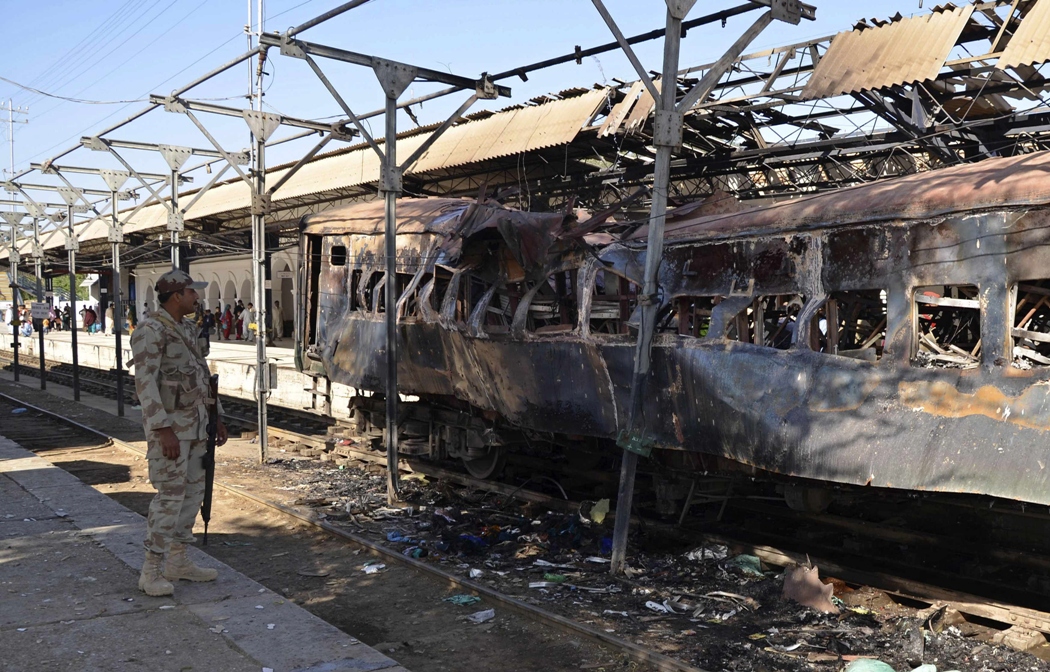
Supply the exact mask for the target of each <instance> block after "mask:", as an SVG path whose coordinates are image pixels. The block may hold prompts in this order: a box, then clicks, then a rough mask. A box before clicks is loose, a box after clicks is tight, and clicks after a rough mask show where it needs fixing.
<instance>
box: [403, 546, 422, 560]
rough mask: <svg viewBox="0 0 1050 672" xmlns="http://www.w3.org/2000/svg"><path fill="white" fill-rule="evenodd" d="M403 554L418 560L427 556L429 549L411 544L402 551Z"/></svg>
mask: <svg viewBox="0 0 1050 672" xmlns="http://www.w3.org/2000/svg"><path fill="white" fill-rule="evenodd" d="M401 555H407V556H408V557H410V558H415V559H417V560H418V559H419V558H422V557H426V555H427V549H425V548H423V547H422V546H410V547H409V548H406V549H405V550H403V551H401Z"/></svg>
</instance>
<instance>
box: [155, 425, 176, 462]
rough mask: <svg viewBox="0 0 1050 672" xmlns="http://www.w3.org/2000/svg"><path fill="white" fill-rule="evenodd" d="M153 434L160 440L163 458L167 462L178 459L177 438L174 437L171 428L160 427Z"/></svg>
mask: <svg viewBox="0 0 1050 672" xmlns="http://www.w3.org/2000/svg"><path fill="white" fill-rule="evenodd" d="M155 434H156V435H157V438H158V439H160V447H161V449H162V450H163V452H164V457H166V458H168V459H169V460H177V459H178V458H179V437H177V436H175V431H174V430H173V429H172V428H171V427H161V428H160V429H158V430H156V431H155Z"/></svg>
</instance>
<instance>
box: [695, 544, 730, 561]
mask: <svg viewBox="0 0 1050 672" xmlns="http://www.w3.org/2000/svg"><path fill="white" fill-rule="evenodd" d="M685 557H686V558H687V559H689V560H725V559H726V558H727V557H729V548H728V547H726V546H723V545H722V544H715V545H713V546H700V547H699V548H694V549H693V550H691V551H689V552H688V553H686V554H685Z"/></svg>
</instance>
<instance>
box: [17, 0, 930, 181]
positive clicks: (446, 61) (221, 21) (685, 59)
mask: <svg viewBox="0 0 1050 672" xmlns="http://www.w3.org/2000/svg"><path fill="white" fill-rule="evenodd" d="M257 1H258V0H254V2H257ZM0 2H2V3H3V4H5V5H7V6H6V7H4V10H5V11H4V17H5V27H6V28H7V30H5V39H4V41H3V42H2V43H0V78H4V79H7V80H11V81H13V82H18V83H20V84H22V85H25V86H30V87H33V88H35V89H38V90H40V91H42V92H45V93H48V94H52V95H58V96H65V97H67V98H75V99H79V100H83V101H92V102H72V101H67V100H59V99H56V98H53V97H49V96H45V95H41V94H38V93H33V92H30V91H27V90H25V89H22V88H19V87H17V86H15V85H12V84H10V83H8V82H5V81H0V104H6V103H7V101H8V100H9V99H10V100H11V101H12V102H13V105H14V106H16V107H27V108H28V114H27V115H15V119H16V121H24V120H28V123H27V124H16V125H15V129H14V137H15V146H14V162H15V166H14V168H15V170H16V171H20V170H22V169H24V168H28V165H29V163H30V162H40V161H42V160H44V159H47V158H50V157H52V156H54V155H56V154H57V153H59V152H60V151H62V150H65V149H67V148H69V147H71V146H73V145H75V144H76V143H77V142H78V141H79V138H80V137H81V136H85V135H93V134H95V133H97V132H99V131H100V130H103V129H105V128H107V127H108V126H110V125H112V124H114V123H117V122H118V121H120V120H122V119H124V118H126V117H128V116H129V115H131V114H132V113H134V112H136V111H138V110H140V109H142V108H143V107H145V105H146V102H145V98H146V97H147V95H148V94H149V93H158V94H166V93H168V92H170V91H171V90H173V89H175V88H178V87H179V86H182V85H184V84H187V83H189V82H190V81H192V80H193V79H194V78H196V77H198V76H200V75H202V74H204V73H206V72H208V71H210V70H212V69H214V68H216V67H218V66H219V65H221V64H223V63H225V62H227V61H229V60H231V59H233V58H235V57H236V56H238V55H239V54H241V53H243V52H244V51H246V49H247V44H248V42H247V40H248V38H247V36H246V35H245V34H244V26H245V24H246V23H247V22H248V2H249V0H37V1H36V2H17V3H16V2H14V0H0ZM254 2H253V4H254ZM340 4H342V3H341V0H305V1H304V0H266V2H265V6H264V15H265V17H266V18H265V22H264V26H265V29H266V30H267V31H268V32H272V31H275V30H279V31H284V30H286V29H287V28H288V27H290V26H293V25H297V24H299V23H301V22H303V21H306V20H308V19H310V18H312V17H314V16H316V15H318V14H321V13H323V12H325V11H327V10H329V9H332V8H334V7H336V6H338V5H340ZM605 4H606V7H607V8H608V9H609V11H610V13H611V14H612V16H613V17H614V18H615V19H616V21H617V23H618V25H619V26H620V28H621V30H622V32H623V33H624V34H626V35H634V34H637V33H641V32H646V31H649V30H652V29H654V28H662V27H663V25H664V3H663V2H662V1H661V0H606V1H605ZM737 4H739V3H736V2H728V1H724V0H707V1H706V2H698V3H697V5H696V6H695V7H694V9H693V11H692V12H691V13H690V15H689V17H688V18H694V17H696V16H700V15H702V14H704V13H707V12H712V11H716V10H719V9H724V8H728V7H732V6H735V5H737ZM811 4H815V5H816V6H817V20H816V21H803V22H802V23H801V24H800V25H798V26H793V25H790V24H784V23H779V22H774V24H773V25H772V26H770V27H769V28H767V29H766V30H765V31H764V32H763V33H762V34H761V35H760V36H759V37H758V39H756V40H755V41H754V42H753V43H752V45H751V47H750V48H749V49H748V51H757V50H759V49H763V48H768V47H774V46H778V45H783V44H789V43H792V42H799V41H803V40H807V39H812V38H817V37H822V36H826V35H831V34H834V33H836V32H839V31H842V30H848V29H849V28H850V27H851V26H852V25H853V23H855V22H856V21H857V20H858V19H860V18H871V17H878V18H886V17H889V16H891V15H893V14H895V13H896V12H900V13H901V14H903V15H905V16H908V15H911V14H915V13H924V12H928V11H929V7H927V8H926V9H923V8H922V7H921V5H922V0H872V1H871V2H867V3H863V4H861V3H856V2H854V1H853V0H833V1H828V2H824V3H820V2H815V3H811ZM758 14H759V12H757V11H756V12H751V13H749V14H744V15H742V16H737V17H733V18H730V19H729V20H728V22H727V24H726V26H724V27H723V26H721V25H720V24H718V23H714V24H711V25H708V26H702V27H699V28H696V29H693V30H691V31H689V33H688V35H687V37H686V39H685V40H684V41H683V43H682V55H681V61H680V62H681V65H682V67H683V68H684V67H687V66H690V65H699V64H703V63H708V62H711V61H714V60H716V59H717V58H719V57H720V56H721V55H722V53H723V52H724V51H725V49H726V48H727V47H728V46H729V45H730V44H731V43H732V42H733V41H735V40H736V38H737V37H738V36H739V35H740V34H741V33H742V32H743V31H744V30H746V29H747V27H748V26H750V24H751V23H752V22H753V21H754V19H755V18H756V17H757V16H758ZM299 37H300V38H301V39H304V40H307V41H311V42H316V43H320V44H325V45H330V46H334V47H339V48H342V49H346V50H350V51H355V52H360V53H366V54H372V55H376V56H381V57H385V58H390V59H393V60H399V61H403V62H407V63H411V64H413V65H417V66H421V67H427V68H432V69H435V70H443V71H448V72H452V73H454V74H457V75H462V76H466V77H471V78H474V77H477V76H478V75H479V74H480V73H482V72H500V71H504V70H508V69H511V68H513V67H516V66H521V65H524V64H528V63H533V62H536V61H539V60H543V59H545V58H550V57H553V56H558V55H562V54H565V53H568V52H571V51H572V50H573V48H574V47H575V46H576V45H580V46H581V47H583V48H587V47H591V46H595V45H599V44H604V43H607V42H610V41H612V36H611V34H610V32H609V30H608V28H607V27H606V26H605V24H604V22H603V21H602V19H601V17H600V15H599V14H598V12H597V11H596V9H595V7H594V5H593V4H592V2H591V1H590V0H514V1H512V0H440V1H437V2H435V1H434V0H429V1H426V0H372V1H371V2H369V3H367V4H365V5H363V6H360V7H357V8H355V9H353V10H351V11H349V12H347V13H345V14H343V15H341V16H339V17H337V18H334V19H332V20H330V21H328V22H326V23H324V24H321V25H320V26H317V27H315V28H312V29H310V30H308V31H306V32H304V33H302V34H301V35H300V36H299ZM661 50H662V41H661V40H656V41H652V42H649V43H646V44H644V45H638V46H637V53H638V56H639V58H640V60H641V62H642V63H643V64H644V66H645V67H646V68H647V69H649V70H654V71H658V70H659V69H660V64H661V59H662V51H661ZM321 65H322V68H324V69H325V71H326V74H327V75H328V76H329V77H330V78H331V79H332V81H333V83H334V84H335V85H336V87H337V88H338V89H339V91H340V92H341V94H342V95H343V97H344V98H345V99H346V101H347V103H348V104H349V105H350V107H351V108H352V109H353V110H354V111H355V112H356V113H364V112H370V111H373V110H376V109H378V108H381V107H382V104H383V94H382V90H381V89H380V87H379V84H378V82H377V80H376V78H375V76H374V74H373V73H372V72H371V71H370V70H369V69H366V68H363V67H361V66H353V65H348V64H343V63H336V62H332V61H322V62H321ZM253 67H254V66H253ZM264 71H265V72H266V73H267V75H266V76H265V84H264V87H265V91H266V95H265V97H264V102H265V108H264V109H266V111H270V112H279V113H282V114H285V115H291V116H295V117H300V118H308V119H324V118H330V117H333V115H337V114H339V112H340V109H339V107H338V106H337V104H336V103H335V102H334V100H333V99H332V97H331V96H330V95H329V94H328V93H327V92H326V91H325V90H324V88H323V86H322V85H321V84H320V82H319V81H318V80H317V78H316V77H315V76H314V75H313V74H312V73H311V71H310V70H309V68H308V67H307V66H306V64H305V63H304V62H302V61H299V60H297V59H293V58H289V57H284V56H280V55H279V54H278V53H277V51H276V50H271V56H270V59H269V60H268V61H267V63H266V65H265V67H264ZM248 79H249V66H248V65H247V64H241V65H239V66H237V67H235V68H233V69H232V70H230V71H228V72H226V73H224V74H223V75H221V76H219V77H217V78H215V79H214V80H212V81H210V82H208V83H206V84H204V85H202V86H200V87H198V88H195V89H194V90H193V94H192V97H193V98H195V99H197V100H205V99H211V100H213V101H214V102H216V103H217V104H221V105H229V106H237V107H243V106H244V105H245V102H244V99H243V96H245V95H246V93H247V91H248ZM614 79H620V80H627V81H631V80H634V79H637V76H636V75H635V74H634V71H633V68H632V67H631V65H630V63H629V62H628V61H627V59H626V58H625V57H624V56H623V54H622V53H620V52H618V51H614V52H608V53H606V54H604V55H601V56H597V57H593V58H588V59H585V60H584V62H583V64H581V65H576V64H575V63H570V64H566V65H561V66H556V67H553V68H549V69H547V70H545V71H542V72H537V73H534V74H532V75H530V76H529V81H528V82H522V81H521V80H520V79H518V78H516V77H515V78H511V79H508V80H504V81H502V82H501V83H502V84H505V85H508V86H510V87H511V89H512V97H511V98H509V99H508V98H501V99H499V100H495V101H481V102H479V103H478V104H476V105H475V106H474V107H473V108H471V111H476V110H480V109H500V108H503V107H506V106H508V105H510V104H513V103H516V102H522V101H525V100H528V99H529V98H532V97H534V96H538V95H543V94H545V93H548V92H557V91H559V90H562V89H566V88H570V87H575V86H584V87H589V86H592V85H593V84H604V83H612V81H613V80H614ZM436 88H437V87H436V86H435V85H432V84H425V83H424V84H421V83H416V84H413V85H412V87H411V88H410V89H409V90H408V91H407V92H406V94H405V96H406V97H412V96H418V95H422V94H425V93H429V92H431V91H434V90H436ZM465 98H466V94H456V95H453V96H448V97H447V98H445V99H442V100H439V101H432V102H428V103H425V104H424V105H423V106H422V107H416V108H414V109H413V111H414V113H415V116H416V118H417V119H418V120H419V122H420V123H423V124H427V123H433V122H438V121H442V120H444V118H445V116H447V115H448V114H449V113H450V112H451V111H452V110H454V109H455V108H456V107H457V106H458V105H459V103H460V102H462V101H463V100H464V99H465ZM114 101H122V102H119V103H117V104H102V103H111V102H114ZM124 101H132V102H124ZM0 118H3V119H4V123H3V125H2V126H3V127H2V130H0V141H2V142H3V145H2V146H0V167H3V168H4V169H5V171H6V170H9V169H10V168H11V166H10V159H9V152H8V145H7V140H8V125H7V123H6V119H7V112H3V113H0ZM201 118H202V121H204V123H205V125H206V126H207V127H208V128H209V130H210V131H211V132H212V133H213V135H215V137H216V138H218V139H219V141H220V142H221V143H222V144H223V145H224V146H225V147H226V148H227V149H232V150H238V149H242V148H244V147H246V146H247V144H248V141H249V136H248V131H247V129H246V127H245V125H244V123H243V121H241V120H240V119H230V118H221V117H216V116H213V115H204V116H202V117H201ZM398 125H399V129H401V130H404V129H408V128H412V127H413V126H414V121H413V120H411V119H409V118H408V117H407V116H406V115H404V114H401V115H399V118H398ZM370 126H371V128H372V129H373V130H374V132H375V134H376V135H382V132H383V131H382V121H381V119H379V118H377V119H374V120H372V122H371V123H370ZM281 136H282V132H281V131H279V132H278V133H277V134H276V135H275V138H276V137H281ZM108 137H112V138H120V139H125V140H138V141H146V142H157V143H166V144H182V145H189V146H195V147H206V146H208V143H207V140H206V139H205V138H204V136H203V135H201V133H200V132H199V131H198V130H197V129H196V128H195V127H193V126H192V125H191V123H190V122H189V121H188V120H187V119H186V118H184V117H183V116H182V115H176V114H171V113H166V112H164V111H161V110H156V111H153V112H150V113H149V114H148V115H146V116H144V117H143V118H141V119H139V120H136V121H135V122H133V123H131V124H129V125H128V126H126V127H124V128H121V129H120V130H118V131H116V132H114V133H113V134H111V135H110V136H108ZM338 146H339V145H338V144H337V143H333V144H331V145H329V148H336V147H338ZM306 147H307V145H304V144H303V143H302V142H298V143H289V144H288V145H283V146H280V147H275V148H273V149H272V150H270V151H268V154H267V163H268V164H269V165H275V164H276V163H278V162H286V161H292V160H295V159H296V158H298V156H300V155H301V154H302V152H303V151H305V149H306ZM127 156H128V158H129V160H132V163H133V164H134V165H135V167H136V168H138V169H140V170H156V171H157V172H160V171H161V170H162V168H163V165H164V164H163V163H161V162H160V159H159V157H157V156H155V155H153V154H151V153H137V152H131V153H128V154H127ZM111 162H112V159H111V158H109V157H105V156H104V155H100V154H99V153H95V152H90V151H89V150H87V149H78V150H77V151H76V152H75V153H73V154H71V155H70V156H67V157H64V158H63V159H62V161H61V163H62V164H64V165H84V166H92V167H110V168H117V167H119V166H116V165H111Z"/></svg>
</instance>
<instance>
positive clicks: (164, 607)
mask: <svg viewBox="0 0 1050 672" xmlns="http://www.w3.org/2000/svg"><path fill="white" fill-rule="evenodd" d="M159 608H160V609H174V608H175V605H174V604H162V605H161V606H160V607H159Z"/></svg>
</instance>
